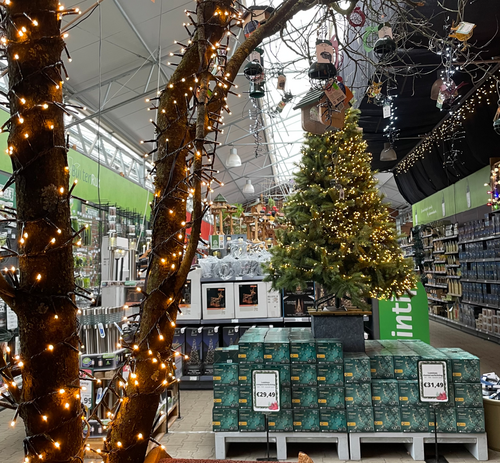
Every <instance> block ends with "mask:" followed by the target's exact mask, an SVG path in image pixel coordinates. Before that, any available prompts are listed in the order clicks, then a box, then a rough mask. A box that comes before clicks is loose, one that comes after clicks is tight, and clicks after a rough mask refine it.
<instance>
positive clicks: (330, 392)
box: [318, 386, 345, 408]
mask: <svg viewBox="0 0 500 463" xmlns="http://www.w3.org/2000/svg"><path fill="white" fill-rule="evenodd" d="M318 405H319V408H345V395H344V388H343V387H335V386H325V387H318Z"/></svg>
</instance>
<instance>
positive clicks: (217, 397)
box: [214, 384, 240, 408]
mask: <svg viewBox="0 0 500 463" xmlns="http://www.w3.org/2000/svg"><path fill="white" fill-rule="evenodd" d="M239 398H240V391H239V388H238V386H226V385H220V384H214V407H215V408H223V407H230V408H238V407H239Z"/></svg>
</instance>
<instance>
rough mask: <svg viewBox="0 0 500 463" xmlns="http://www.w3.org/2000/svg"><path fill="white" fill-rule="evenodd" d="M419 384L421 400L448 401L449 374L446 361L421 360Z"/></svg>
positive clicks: (419, 363)
mask: <svg viewBox="0 0 500 463" xmlns="http://www.w3.org/2000/svg"><path fill="white" fill-rule="evenodd" d="M418 386H419V391H420V401H421V402H435V403H444V402H448V400H449V398H448V374H447V369H446V362H445V361H442V360H435V361H434V360H421V361H419V362H418Z"/></svg>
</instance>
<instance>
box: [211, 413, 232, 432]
mask: <svg viewBox="0 0 500 463" xmlns="http://www.w3.org/2000/svg"><path fill="white" fill-rule="evenodd" d="M212 430H213V431H215V432H217V431H219V432H228V431H238V409H236V408H214V409H213V410H212Z"/></svg>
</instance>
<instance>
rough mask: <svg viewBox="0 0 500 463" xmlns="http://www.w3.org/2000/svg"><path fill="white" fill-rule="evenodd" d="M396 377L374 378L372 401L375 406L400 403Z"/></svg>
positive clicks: (392, 405) (389, 405)
mask: <svg viewBox="0 0 500 463" xmlns="http://www.w3.org/2000/svg"><path fill="white" fill-rule="evenodd" d="M398 386H399V385H398V381H397V380H395V379H373V380H372V403H373V406H374V407H382V406H388V407H394V406H398V405H399V387H398Z"/></svg>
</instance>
